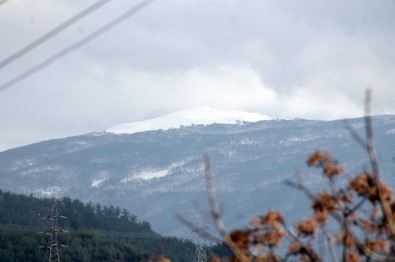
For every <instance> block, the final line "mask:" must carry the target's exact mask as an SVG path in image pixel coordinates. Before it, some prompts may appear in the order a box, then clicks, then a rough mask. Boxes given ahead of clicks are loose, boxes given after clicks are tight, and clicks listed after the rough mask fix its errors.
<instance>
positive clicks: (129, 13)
mask: <svg viewBox="0 0 395 262" xmlns="http://www.w3.org/2000/svg"><path fill="white" fill-rule="evenodd" d="M154 1H155V0H144V1H142V2H140V3H139V4H137V5H135V6H133V7H132V8H130V9H128V10H127V11H126V12H125V13H123V14H122V15H121V16H118V17H117V18H116V19H114V20H112V21H111V22H110V23H108V24H106V25H104V26H102V27H100V28H99V29H98V30H96V31H94V32H93V33H91V34H89V35H87V36H86V37H85V38H83V39H81V40H80V41H77V42H76V43H74V44H72V45H70V46H68V47H66V48H64V49H63V50H61V51H59V52H58V53H56V54H54V55H53V56H51V57H49V58H48V59H46V60H44V61H43V62H41V63H39V64H37V65H36V66H34V67H32V68H30V69H29V70H27V71H25V72H24V73H22V74H20V75H19V76H17V77H15V78H14V79H12V80H10V81H8V82H7V83H5V84H3V85H1V86H0V92H3V91H4V90H7V89H8V88H10V87H12V86H13V85H15V84H17V83H19V82H21V81H22V80H24V79H25V78H27V77H29V76H31V75H32V74H34V73H36V72H38V71H40V70H41V69H43V68H45V67H47V66H48V65H50V64H51V63H53V62H54V61H56V60H58V59H60V58H62V57H63V56H65V55H67V54H68V53H70V52H72V51H74V50H76V49H78V48H80V47H82V46H84V45H86V44H87V43H89V42H90V41H92V40H93V39H95V38H97V37H99V36H100V35H102V34H104V33H105V32H107V31H108V30H110V29H112V28H113V27H115V26H116V25H118V24H120V23H121V22H123V21H125V20H126V19H127V18H129V17H130V16H132V15H134V14H135V13H137V12H139V11H140V10H142V9H143V8H145V7H146V6H148V5H149V4H151V3H152V2H154Z"/></svg>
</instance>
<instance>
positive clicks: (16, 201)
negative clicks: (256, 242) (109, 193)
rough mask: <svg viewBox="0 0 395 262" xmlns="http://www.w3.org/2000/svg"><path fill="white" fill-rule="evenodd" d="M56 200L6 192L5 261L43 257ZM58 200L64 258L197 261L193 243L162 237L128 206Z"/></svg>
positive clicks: (0, 235)
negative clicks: (62, 231) (50, 216)
mask: <svg viewBox="0 0 395 262" xmlns="http://www.w3.org/2000/svg"><path fill="white" fill-rule="evenodd" d="M52 201H53V200H52V199H48V198H44V199H39V198H35V197H33V196H32V195H30V196H25V195H20V194H14V193H10V192H4V191H2V190H0V257H1V261H43V259H44V256H45V244H46V238H47V235H46V234H42V233H40V232H43V231H45V230H46V227H47V226H48V220H47V216H48V214H49V212H50V210H51V205H52ZM56 203H57V211H58V214H59V216H58V217H59V218H58V221H59V226H60V227H61V228H62V229H66V230H67V232H64V233H61V234H60V236H59V244H61V245H64V247H61V248H60V255H61V258H62V261H145V260H148V259H150V258H154V257H157V256H159V255H161V254H163V255H165V256H166V257H168V258H170V259H171V260H172V261H173V262H174V261H192V260H193V256H194V252H195V246H194V244H193V243H192V242H190V241H188V240H182V239H177V238H174V237H173V238H168V237H162V236H161V235H159V234H157V233H155V232H153V231H152V230H151V227H150V224H149V223H148V222H145V221H139V220H138V219H137V217H136V216H134V215H133V214H130V213H129V211H128V210H126V209H120V208H119V207H115V206H111V205H110V206H103V205H100V204H98V203H95V204H93V203H87V204H84V203H82V202H81V201H79V200H72V199H70V198H68V197H64V198H62V199H59V200H56ZM63 217H64V218H63ZM158 219H160V218H158ZM223 249H224V248H219V246H216V247H212V250H216V251H218V252H223Z"/></svg>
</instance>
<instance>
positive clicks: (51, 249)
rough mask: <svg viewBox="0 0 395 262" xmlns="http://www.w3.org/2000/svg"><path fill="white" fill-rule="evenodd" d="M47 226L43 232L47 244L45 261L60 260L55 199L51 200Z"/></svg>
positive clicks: (56, 261)
mask: <svg viewBox="0 0 395 262" xmlns="http://www.w3.org/2000/svg"><path fill="white" fill-rule="evenodd" d="M47 218H48V220H49V226H48V229H47V231H46V232H45V233H46V234H47V235H48V240H47V246H46V251H45V261H46V262H60V257H59V243H58V235H59V232H60V231H61V230H60V228H59V227H58V212H57V210H56V201H55V200H53V203H52V209H51V212H50V213H49V215H48V217H47Z"/></svg>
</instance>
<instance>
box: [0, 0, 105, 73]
mask: <svg viewBox="0 0 395 262" xmlns="http://www.w3.org/2000/svg"><path fill="white" fill-rule="evenodd" d="M5 1H8V0H5ZM110 1H111V0H100V1H98V2H96V3H94V4H93V5H91V6H89V7H88V8H86V9H84V10H83V11H81V12H79V13H78V14H76V15H75V16H73V17H71V18H69V19H68V20H66V21H65V22H63V23H62V24H60V25H58V26H57V27H55V28H54V29H52V30H51V31H49V32H48V33H46V34H44V35H42V36H41V37H39V38H38V39H36V40H34V41H33V42H31V43H30V44H28V45H27V46H25V47H24V48H22V49H21V50H19V51H17V52H16V53H14V54H12V55H10V56H9V57H7V58H6V59H4V60H3V61H1V62H0V69H1V68H3V67H5V66H6V65H8V64H10V63H12V62H13V61H15V60H16V59H18V58H19V57H21V56H23V55H24V54H26V53H27V52H29V51H31V50H32V49H34V48H36V47H37V46H39V45H41V44H42V43H44V42H45V41H47V40H48V39H50V38H51V37H53V36H55V35H57V34H58V33H60V32H61V31H63V30H64V29H66V28H67V27H69V26H70V25H72V24H74V23H75V22H77V21H79V20H81V19H82V18H84V17H85V16H87V15H88V14H90V13H92V12H94V11H95V10H96V9H98V8H100V7H102V6H103V5H104V4H106V3H108V2H110ZM2 3H4V1H3V2H0V5H1V4H2Z"/></svg>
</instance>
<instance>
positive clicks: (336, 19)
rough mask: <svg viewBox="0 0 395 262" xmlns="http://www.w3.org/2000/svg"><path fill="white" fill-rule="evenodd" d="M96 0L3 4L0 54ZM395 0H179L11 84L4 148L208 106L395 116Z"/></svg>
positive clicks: (63, 41)
mask: <svg viewBox="0 0 395 262" xmlns="http://www.w3.org/2000/svg"><path fill="white" fill-rule="evenodd" d="M93 2H94V1H90V2H84V3H82V2H80V1H58V2H53V1H39V2H37V3H34V4H28V3H25V1H21V0H14V1H9V2H7V3H6V4H4V5H2V7H1V8H0V38H1V39H6V40H7V41H3V42H2V48H1V49H0V60H1V59H3V58H5V57H6V56H7V55H9V54H11V53H12V52H14V51H16V50H18V49H20V48H21V47H23V46H24V45H25V44H27V43H28V42H30V41H32V40H34V39H36V38H37V37H38V36H39V35H42V34H43V33H45V32H47V31H48V30H49V29H51V28H53V27H55V26H56V25H57V24H59V23H60V22H61V21H64V20H65V19H66V18H68V17H70V16H71V15H73V14H75V13H77V12H78V11H80V10H82V9H83V8H85V7H86V6H88V5H89V4H92V3H93ZM137 2H138V1H132V2H131V1H126V0H123V1H112V2H111V3H110V4H108V5H106V6H104V7H103V9H102V10H99V11H97V12H95V13H94V14H92V15H91V16H89V17H87V18H86V19H84V20H82V21H81V22H79V23H78V24H76V25H74V26H72V27H71V28H69V29H68V30H66V31H65V32H63V33H62V34H61V35H59V36H57V37H55V38H54V39H51V40H50V41H48V43H46V44H45V45H43V46H40V47H39V48H38V49H37V50H35V51H33V52H32V53H31V54H29V55H27V56H25V57H23V58H22V59H20V60H18V61H16V62H15V63H14V64H12V65H10V66H8V67H6V68H3V69H2V70H0V79H1V81H0V84H1V83H3V82H2V81H6V80H8V79H11V78H12V77H14V76H16V75H17V74H19V73H21V72H23V71H24V70H26V69H28V68H29V67H31V66H33V65H34V64H36V63H38V62H39V61H42V59H44V58H47V57H49V56H50V55H52V54H53V53H54V52H56V51H58V50H59V49H61V48H63V47H65V46H67V45H69V44H71V43H73V42H74V41H76V40H77V39H80V38H81V37H83V36H85V35H86V34H88V33H89V32H92V30H94V29H95V28H97V27H98V26H100V25H102V24H104V23H106V22H108V21H109V20H111V19H112V18H114V17H116V16H117V15H119V14H120V13H122V12H123V11H124V10H125V9H126V8H128V7H130V6H131V5H132V4H135V3H137ZM394 27H395V8H394V4H393V1H389V0H388V1H379V2H378V1H375V0H350V1H347V2H344V1H333V0H325V1H319V2H317V1H314V0H301V1H293V0H267V1H261V0H251V1H244V0H243V1H242V0H232V1H229V0H215V1H212V0H199V1H195V0H189V1H181V0H169V1H156V2H155V3H154V4H152V5H151V6H149V7H148V8H147V9H145V10H143V11H142V12H140V13H138V14H137V15H136V16H134V17H132V18H130V19H129V20H128V21H126V22H125V23H123V24H121V25H120V26H118V27H116V28H115V29H114V30H111V31H110V32H108V33H106V34H105V35H103V36H101V37H100V38H98V39H96V40H95V41H93V42H91V43H89V44H88V45H86V46H84V47H83V48H81V49H79V50H77V51H76V52H73V53H71V54H69V55H68V56H66V57H64V58H63V59H61V60H59V61H57V62H55V63H53V64H52V65H51V66H49V67H48V68H46V69H45V70H43V71H41V72H39V73H37V74H36V75H34V76H32V77H30V78H28V79H26V80H25V81H23V82H22V83H20V84H18V85H16V86H15V87H13V88H12V89H10V90H7V91H6V92H3V93H0V119H1V122H0V135H1V137H2V139H4V140H6V141H0V142H1V143H2V144H1V145H3V148H8V147H10V146H16V145H22V144H25V143H30V142H34V141H39V140H44V139H47V138H53V137H61V136H69V135H77V134H81V133H86V132H90V131H94V130H100V129H104V128H106V127H108V126H112V125H114V124H118V123H122V122H125V121H135V120H142V119H145V118H147V117H153V116H157V115H160V114H162V113H169V112H172V111H175V110H181V109H187V108H192V107H197V106H202V105H207V106H211V107H216V108H219V109H232V110H233V109H235V110H249V111H257V112H260V113H263V114H267V115H270V116H272V117H286V118H290V117H301V118H318V119H334V118H338V117H348V116H356V115H360V114H361V113H362V103H363V94H364V90H365V89H366V88H367V87H372V88H373V96H374V100H373V103H374V110H375V112H376V113H392V114H394V113H395V104H394V103H393V100H394V98H395V88H394V83H395V62H394V61H395V49H394V48H393V46H394V43H395V31H394V30H393V28H394Z"/></svg>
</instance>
